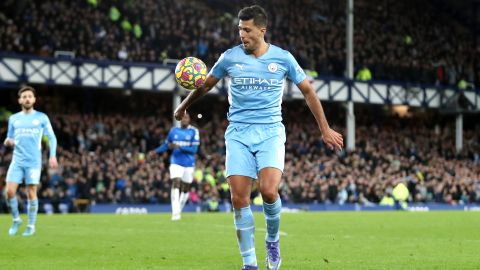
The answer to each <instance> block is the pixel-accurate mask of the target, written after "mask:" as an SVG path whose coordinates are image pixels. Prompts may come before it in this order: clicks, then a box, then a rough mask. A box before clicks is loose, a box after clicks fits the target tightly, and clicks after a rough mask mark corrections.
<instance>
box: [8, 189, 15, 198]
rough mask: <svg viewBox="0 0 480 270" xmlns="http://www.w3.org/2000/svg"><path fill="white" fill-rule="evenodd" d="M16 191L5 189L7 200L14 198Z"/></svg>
mask: <svg viewBox="0 0 480 270" xmlns="http://www.w3.org/2000/svg"><path fill="white" fill-rule="evenodd" d="M15 193H16V190H15V189H13V188H7V198H9V199H11V198H13V197H14V196H15Z"/></svg>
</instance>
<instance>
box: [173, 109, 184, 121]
mask: <svg viewBox="0 0 480 270" xmlns="http://www.w3.org/2000/svg"><path fill="white" fill-rule="evenodd" d="M185 113H186V110H185V109H183V108H180V107H178V108H177V109H176V110H175V113H174V114H173V115H174V116H175V119H177V121H180V120H182V119H183V116H184V115H185Z"/></svg>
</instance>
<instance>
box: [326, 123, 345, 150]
mask: <svg viewBox="0 0 480 270" xmlns="http://www.w3.org/2000/svg"><path fill="white" fill-rule="evenodd" d="M322 140H323V142H324V143H326V144H327V146H328V148H329V149H330V150H335V149H338V150H342V148H343V136H342V134H340V133H338V132H336V131H335V130H333V129H331V128H329V129H328V130H327V132H325V133H324V134H323V136H322Z"/></svg>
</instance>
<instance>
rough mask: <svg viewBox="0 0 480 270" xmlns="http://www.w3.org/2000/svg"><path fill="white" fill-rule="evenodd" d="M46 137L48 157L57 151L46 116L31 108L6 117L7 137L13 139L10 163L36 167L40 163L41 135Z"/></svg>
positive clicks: (53, 135)
mask: <svg viewBox="0 0 480 270" xmlns="http://www.w3.org/2000/svg"><path fill="white" fill-rule="evenodd" d="M44 134H45V135H46V136H47V137H48V143H49V148H50V157H54V156H55V155H56V151H57V138H56V137H55V134H54V133H53V129H52V125H51V124H50V120H49V119H48V116H47V115H46V114H44V113H42V112H38V111H35V110H33V111H32V112H30V113H28V114H27V113H25V112H23V111H21V112H18V113H16V114H13V115H12V116H10V118H9V119H8V131H7V138H9V139H13V140H14V141H15V146H14V150H13V158H12V164H16V165H18V166H24V167H38V166H40V165H41V164H42V152H41V150H42V137H43V135H44Z"/></svg>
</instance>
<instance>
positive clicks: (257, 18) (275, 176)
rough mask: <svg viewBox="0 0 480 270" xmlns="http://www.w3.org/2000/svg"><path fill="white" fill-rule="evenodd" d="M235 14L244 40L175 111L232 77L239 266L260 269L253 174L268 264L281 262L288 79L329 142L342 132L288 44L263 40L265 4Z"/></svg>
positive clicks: (229, 158)
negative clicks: (280, 191)
mask: <svg viewBox="0 0 480 270" xmlns="http://www.w3.org/2000/svg"><path fill="white" fill-rule="evenodd" d="M238 18H239V24H238V31H239V35H240V39H241V41H242V44H241V45H238V46H236V47H233V48H231V49H229V50H227V51H226V52H225V53H223V54H222V55H221V56H220V58H219V59H218V61H217V63H216V64H215V66H214V67H213V68H212V70H211V71H210V73H209V74H208V76H207V79H206V81H205V83H204V84H203V85H202V86H201V87H199V88H198V89H196V90H195V91H192V93H190V94H189V95H188V97H187V98H186V99H185V100H184V101H183V102H182V103H181V104H180V105H179V106H178V108H177V109H176V110H175V117H176V119H182V117H183V116H184V115H185V113H186V110H187V109H188V108H189V107H190V105H191V104H192V103H194V102H195V101H197V100H198V99H199V98H200V97H202V96H203V95H205V94H206V93H207V92H208V91H209V90H211V89H212V88H213V87H214V86H215V84H216V83H217V82H218V81H219V80H221V79H222V78H224V77H227V76H228V77H230V83H229V89H228V94H229V96H228V100H229V103H230V108H229V112H228V120H229V122H230V123H229V126H228V128H227V130H226V132H225V144H226V148H227V155H226V168H227V177H228V181H229V184H230V187H231V193H232V203H233V208H234V223H235V227H236V230H237V239H238V244H239V247H240V254H241V256H242V259H243V268H242V269H245V270H249V269H258V265H257V259H256V254H255V245H254V220H253V215H252V211H251V209H250V192H251V186H252V179H258V186H259V188H260V192H261V194H262V198H263V201H264V204H263V209H264V214H265V222H266V225H267V233H266V254H267V257H266V268H267V269H269V270H272V269H275V270H276V269H279V267H280V264H281V257H280V245H279V226H280V211H281V207H282V203H281V200H280V197H279V195H278V187H279V184H280V181H281V177H282V172H283V167H284V159H285V140H286V136H285V127H284V126H283V124H282V114H281V103H282V95H283V89H284V84H285V78H288V79H289V80H291V81H292V82H293V83H295V84H296V85H297V87H298V88H299V89H300V91H301V92H302V93H303V95H304V97H305V100H306V103H307V105H308V107H309V108H310V110H311V111H312V113H313V115H314V116H315V119H316V122H317V125H318V127H319V129H320V131H321V133H322V139H323V141H324V142H325V143H326V144H327V145H328V147H329V148H330V149H342V148H343V138H342V135H341V134H339V133H337V132H335V131H334V130H332V129H331V128H330V126H329V124H328V122H327V119H326V117H325V114H324V112H323V109H322V105H321V103H320V101H319V99H318V97H317V95H316V93H315V91H314V89H313V88H312V86H311V85H310V83H309V81H308V79H307V78H306V76H305V73H304V72H303V69H302V68H301V67H300V66H299V65H298V63H297V61H296V60H295V58H294V57H293V56H292V55H291V54H290V53H289V52H288V51H285V50H283V49H281V48H279V47H277V46H275V45H272V44H269V43H267V42H266V41H265V33H266V31H267V14H266V12H265V10H263V8H261V7H260V6H257V5H255V6H251V7H246V8H244V9H242V10H240V12H239V13H238Z"/></svg>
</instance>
